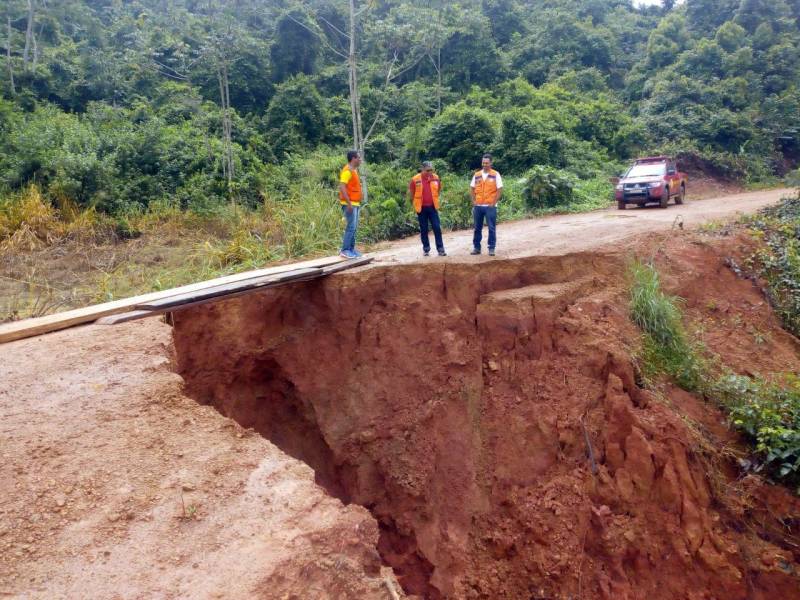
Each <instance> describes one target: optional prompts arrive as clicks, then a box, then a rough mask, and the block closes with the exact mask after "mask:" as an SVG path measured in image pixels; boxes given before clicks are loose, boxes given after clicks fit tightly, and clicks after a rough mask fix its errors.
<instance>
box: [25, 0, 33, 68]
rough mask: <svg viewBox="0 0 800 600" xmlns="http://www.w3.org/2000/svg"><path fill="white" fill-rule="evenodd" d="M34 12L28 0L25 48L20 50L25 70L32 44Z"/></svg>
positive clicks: (30, 1) (31, 0) (30, 0)
mask: <svg viewBox="0 0 800 600" xmlns="http://www.w3.org/2000/svg"><path fill="white" fill-rule="evenodd" d="M34 13H35V5H34V4H33V0H28V26H27V28H26V29H25V50H23V51H22V63H23V64H24V65H25V70H27V69H28V58H29V56H30V50H31V46H32V39H33V17H34Z"/></svg>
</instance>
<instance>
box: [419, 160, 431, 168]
mask: <svg viewBox="0 0 800 600" xmlns="http://www.w3.org/2000/svg"><path fill="white" fill-rule="evenodd" d="M422 168H423V169H432V168H433V163H432V162H431V161H429V160H424V161H422Z"/></svg>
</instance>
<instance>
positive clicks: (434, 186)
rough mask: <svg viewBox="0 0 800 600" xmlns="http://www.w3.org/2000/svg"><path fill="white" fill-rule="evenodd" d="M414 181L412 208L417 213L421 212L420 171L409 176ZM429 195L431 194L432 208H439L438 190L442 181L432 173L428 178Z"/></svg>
mask: <svg viewBox="0 0 800 600" xmlns="http://www.w3.org/2000/svg"><path fill="white" fill-rule="evenodd" d="M411 181H412V182H413V183H414V210H415V211H417V214H419V213H421V212H422V185H423V184H422V173H417V174H416V175H414V176H413V177H412V178H411ZM430 184H431V195H432V196H433V208H435V209H436V210H439V192H440V191H441V189H442V181H441V180H440V179H439V176H438V175H436V174H434V175H432V176H431V179H430Z"/></svg>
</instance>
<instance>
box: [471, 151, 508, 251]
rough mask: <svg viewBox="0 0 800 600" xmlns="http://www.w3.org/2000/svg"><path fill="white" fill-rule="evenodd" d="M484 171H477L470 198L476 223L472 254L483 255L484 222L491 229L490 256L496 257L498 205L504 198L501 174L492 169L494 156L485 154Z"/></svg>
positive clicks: (482, 163) (473, 179) (473, 177)
mask: <svg viewBox="0 0 800 600" xmlns="http://www.w3.org/2000/svg"><path fill="white" fill-rule="evenodd" d="M481 165H482V169H481V170H480V171H476V172H475V174H474V175H473V176H472V182H471V183H470V186H469V187H470V190H469V193H470V196H472V219H473V221H474V222H475V233H474V234H473V236H472V252H470V254H480V253H481V240H482V239H483V221H484V219H485V220H486V225H487V227H488V228H489V240H488V248H489V256H494V247H495V243H496V241H497V235H496V229H497V203H498V202H500V198H501V197H502V196H503V178H502V177H501V176H500V173H498V172H497V171H495V170H494V169H492V156H491V155H490V154H484V155H483V160H482V161H481Z"/></svg>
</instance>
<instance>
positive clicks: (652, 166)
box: [625, 163, 666, 177]
mask: <svg viewBox="0 0 800 600" xmlns="http://www.w3.org/2000/svg"><path fill="white" fill-rule="evenodd" d="M665 172H666V165H665V164H664V163H645V164H643V165H633V166H632V167H631V168H630V169H629V170H628V172H627V173H626V174H625V177H660V176H661V175H663V174H664V173H665Z"/></svg>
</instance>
